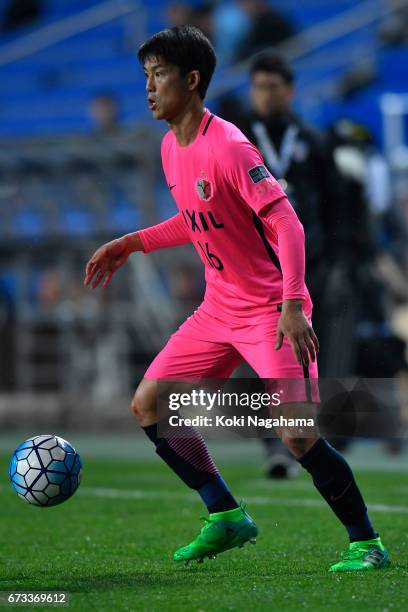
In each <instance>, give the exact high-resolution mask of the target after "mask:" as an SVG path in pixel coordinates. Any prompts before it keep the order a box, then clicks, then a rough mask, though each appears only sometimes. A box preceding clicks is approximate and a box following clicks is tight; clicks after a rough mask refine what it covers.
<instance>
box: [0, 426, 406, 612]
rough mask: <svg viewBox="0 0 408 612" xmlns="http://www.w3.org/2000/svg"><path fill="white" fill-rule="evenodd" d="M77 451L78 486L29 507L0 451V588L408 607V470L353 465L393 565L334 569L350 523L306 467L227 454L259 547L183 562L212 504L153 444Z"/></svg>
mask: <svg viewBox="0 0 408 612" xmlns="http://www.w3.org/2000/svg"><path fill="white" fill-rule="evenodd" d="M73 443H75V438H74V439H73ZM137 443H138V444H142V443H141V442H137ZM241 445H242V443H241ZM243 448H244V447H243ZM146 449H147V446H146ZM79 450H81V452H82V456H83V458H84V462H85V469H84V477H83V481H82V484H81V487H80V489H79V490H78V492H77V493H76V495H75V496H74V497H73V498H72V499H71V500H69V501H68V502H67V503H65V504H63V505H62V506H59V507H56V508H49V509H42V508H35V507H32V506H29V505H26V504H25V503H24V502H23V501H22V500H20V499H19V498H18V497H17V495H16V494H15V493H13V492H12V490H11V488H9V485H8V478H7V465H8V455H6V454H5V453H3V454H2V455H1V461H0V468H1V472H0V473H1V480H0V504H1V506H0V507H1V531H0V590H1V591H7V590H18V591H30V590H35V591H43V590H63V591H69V592H70V606H69V609H70V610H78V611H81V612H84V611H85V612H87V611H88V610H98V611H104V610H106V611H112V610H115V611H116V610H147V611H151V610H153V611H155V610H157V611H162V610H166V612H167V611H169V610H170V611H171V610H175V611H179V610H180V611H184V610H186V611H187V610H188V611H189V612H192V611H197V612H201V611H205V612H212V611H214V612H220V611H224V610H234V611H237V610H245V611H246V610H251V611H252V610H265V611H266V610H277V611H281V610H299V609H301V610H302V609H306V610H313V611H315V610H325V611H326V610H352V611H354V610H370V612H372V611H377V610H378V611H382V612H388V611H389V612H391V611H394V610H406V609H407V602H408V562H407V556H408V530H407V523H408V509H407V504H406V501H407V497H408V476H407V475H406V473H404V472H393V471H388V472H385V471H363V472H358V471H357V477H358V482H359V484H360V487H361V489H362V490H363V493H364V495H365V497H366V499H367V501H368V503H369V504H371V507H372V509H371V510H370V514H371V516H372V518H373V519H374V521H375V526H376V528H377V529H378V531H379V532H380V533H381V535H382V537H383V541H384V543H385V544H386V546H387V547H388V548H389V550H390V553H391V560H392V567H391V568H389V569H387V570H383V571H378V572H373V573H370V574H365V575H361V574H360V575H356V574H354V575H338V574H329V573H328V572H327V569H328V566H329V565H330V564H331V563H332V562H335V561H336V560H337V558H338V553H339V551H340V550H342V549H343V548H345V545H346V537H345V532H344V530H343V528H342V527H341V525H339V524H338V522H337V520H336V519H335V518H334V517H333V515H332V514H331V512H330V510H329V509H328V508H327V507H326V506H325V505H324V504H323V503H321V502H320V498H319V496H318V494H317V493H316V492H315V490H314V488H313V486H312V484H311V483H310V482H309V479H308V476H307V475H306V474H305V475H302V477H300V478H299V479H298V480H295V481H293V482H281V483H279V482H276V483H273V482H268V481H265V480H264V479H263V478H262V474H261V469H260V466H259V465H257V464H256V462H251V461H247V460H246V458H245V455H244V454H241V455H240V456H241V459H239V458H237V457H236V456H235V458H234V460H233V461H231V460H229V461H227V460H225V461H223V460H222V459H221V460H219V461H218V464H219V467H220V468H221V469H222V472H223V475H224V478H226V479H227V480H228V482H229V483H230V485H231V487H232V489H233V491H234V493H235V494H236V495H237V496H240V497H242V498H244V499H246V500H247V502H248V511H249V512H250V514H251V515H253V517H254V518H255V519H256V521H257V523H258V526H259V529H260V536H259V538H258V542H257V544H256V546H251V545H249V544H248V545H246V546H245V547H244V548H243V549H241V550H233V551H229V552H226V553H224V554H222V555H220V556H219V557H217V558H216V559H215V560H211V561H210V560H206V561H205V562H204V563H203V564H197V563H190V565H189V566H187V567H186V566H184V565H177V564H175V563H174V562H173V561H172V559H171V555H172V551H173V550H174V549H175V548H177V547H179V546H181V545H184V544H186V543H187V542H188V541H190V540H191V539H192V538H193V536H195V535H196V533H197V532H198V530H199V528H200V525H201V522H200V520H199V517H200V515H203V514H205V512H204V508H203V506H202V504H201V502H200V501H199V500H198V499H197V496H196V494H195V493H194V492H192V491H190V490H188V489H186V488H185V487H184V486H183V485H182V484H181V483H179V482H178V480H177V478H176V477H175V476H174V475H173V474H172V473H171V472H170V471H169V470H168V469H167V468H166V466H163V465H161V463H160V462H159V460H158V459H157V458H156V457H155V456H154V453H152V454H151V456H150V455H149V453H147V452H146V457H144V456H143V458H141V457H140V456H139V457H135V459H133V460H132V459H131V458H128V459H125V458H122V459H120V458H116V459H114V458H110V457H109V456H108V457H106V456H105V457H99V458H98V457H97V456H95V455H94V456H90V457H88V458H87V457H86V448H80V449H79ZM149 450H150V449H149ZM35 609H36V610H39V609H49V608H40V607H36V608H35Z"/></svg>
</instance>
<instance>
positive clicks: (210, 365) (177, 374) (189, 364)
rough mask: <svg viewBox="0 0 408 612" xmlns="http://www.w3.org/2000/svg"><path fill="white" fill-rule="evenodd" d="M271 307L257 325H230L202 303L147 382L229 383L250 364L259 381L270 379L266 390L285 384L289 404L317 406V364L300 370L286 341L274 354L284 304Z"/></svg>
mask: <svg viewBox="0 0 408 612" xmlns="http://www.w3.org/2000/svg"><path fill="white" fill-rule="evenodd" d="M273 308H274V309H276V310H274V311H273V312H272V313H270V314H268V315H267V316H265V320H262V321H261V322H257V323H256V324H255V325H250V324H247V323H243V324H239V325H231V323H225V322H224V321H222V320H220V319H218V318H215V317H214V316H212V315H210V314H209V313H208V312H206V310H205V308H204V307H203V304H201V306H199V308H198V309H197V310H196V311H195V312H194V313H193V314H192V315H191V316H190V317H188V319H187V320H186V321H185V322H184V323H183V324H182V325H181V326H180V327H179V328H178V330H177V331H176V332H175V333H174V334H172V336H170V339H169V341H168V342H167V344H166V345H165V346H164V348H163V349H162V350H161V351H160V353H159V354H158V355H157V356H156V358H155V359H154V360H153V362H152V363H151V365H150V366H149V368H148V370H147V372H146V374H145V378H149V379H151V380H174V381H176V380H201V379H225V378H229V376H230V375H231V373H232V372H233V370H235V368H237V367H238V366H239V365H240V364H241V363H242V362H243V361H246V362H247V363H248V364H249V365H250V366H251V367H252V368H253V369H254V370H255V372H256V373H257V375H258V376H259V377H260V378H262V379H268V383H267V386H268V391H271V392H273V391H274V389H275V387H276V388H278V387H282V385H283V386H284V387H285V390H284V395H285V396H286V398H287V399H286V401H287V402H299V401H300V402H319V401H320V400H319V392H318V384H317V378H318V368H317V362H316V361H314V362H311V363H310V364H309V367H308V368H304V367H303V366H302V365H299V364H298V362H297V361H296V357H295V355H294V353H293V351H292V347H291V346H290V343H289V341H288V340H287V338H286V337H284V339H283V344H282V346H281V348H280V349H279V350H278V351H276V350H275V343H276V334H277V325H278V321H279V317H280V315H281V312H280V305H276V306H273ZM278 308H279V310H278ZM277 379H279V380H277ZM289 379H290V380H289ZM280 390H282V389H280Z"/></svg>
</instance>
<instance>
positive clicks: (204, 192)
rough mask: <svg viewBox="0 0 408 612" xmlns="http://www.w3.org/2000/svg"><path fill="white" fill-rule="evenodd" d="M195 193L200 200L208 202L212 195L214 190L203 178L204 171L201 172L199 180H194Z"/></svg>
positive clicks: (206, 179)
mask: <svg viewBox="0 0 408 612" xmlns="http://www.w3.org/2000/svg"><path fill="white" fill-rule="evenodd" d="M195 186H196V191H197V193H198V197H199V198H200V200H204V202H208V200H211V198H212V197H213V195H214V189H213V185H212V183H211V181H210V180H209V179H208V178H206V177H205V174H204V171H201V174H200V178H198V179H197V180H196V184H195Z"/></svg>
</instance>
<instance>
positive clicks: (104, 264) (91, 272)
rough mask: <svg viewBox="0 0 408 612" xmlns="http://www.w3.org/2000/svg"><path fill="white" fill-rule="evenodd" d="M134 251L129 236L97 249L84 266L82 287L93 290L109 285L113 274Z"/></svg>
mask: <svg viewBox="0 0 408 612" xmlns="http://www.w3.org/2000/svg"><path fill="white" fill-rule="evenodd" d="M134 250H136V249H135V248H132V245H131V240H130V235H129V234H128V235H126V236H123V237H122V238H118V239H117V240H112V241H111V242H107V243H106V244H104V245H102V246H101V247H99V249H98V250H97V251H95V253H94V254H93V255H92V257H91V259H90V260H89V261H88V263H87V265H86V270H85V278H84V285H92V287H93V288H94V289H95V288H96V287H97V286H98V285H100V284H101V283H102V287H106V286H107V285H109V283H110V280H111V278H112V276H113V274H114V273H115V272H116V270H117V269H118V268H120V267H121V266H123V264H124V263H125V262H126V261H127V259H128V257H129V255H130V254H131V253H132V252H133V251H134Z"/></svg>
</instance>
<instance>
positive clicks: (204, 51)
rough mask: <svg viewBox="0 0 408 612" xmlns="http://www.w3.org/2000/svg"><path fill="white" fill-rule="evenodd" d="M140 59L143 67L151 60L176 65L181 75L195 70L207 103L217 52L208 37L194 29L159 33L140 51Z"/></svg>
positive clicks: (180, 27)
mask: <svg viewBox="0 0 408 612" xmlns="http://www.w3.org/2000/svg"><path fill="white" fill-rule="evenodd" d="M137 57H138V59H139V62H140V63H141V64H144V63H145V61H146V59H147V58H148V57H157V58H159V57H160V58H162V59H163V60H164V61H166V62H168V63H169V64H173V65H174V66H177V67H178V68H179V70H180V74H181V76H183V77H184V76H186V75H187V74H188V73H189V72H191V71H192V70H198V71H199V73H200V82H199V84H198V93H199V95H200V98H201V99H202V100H204V98H205V94H206V92H207V89H208V85H209V84H210V81H211V77H212V75H213V73H214V69H215V64H216V61H217V60H216V57H215V51H214V48H213V46H212V44H211V43H210V41H209V40H208V38H207V37H206V36H204V34H203V33H202V32H201V30H199V29H198V28H196V27H194V26H189V25H185V26H176V27H174V28H170V29H166V30H162V31H161V32H157V34H154V35H153V36H152V37H151V38H149V39H148V40H147V41H146V42H145V43H143V45H142V46H141V47H140V48H139V51H138V53H137Z"/></svg>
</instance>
